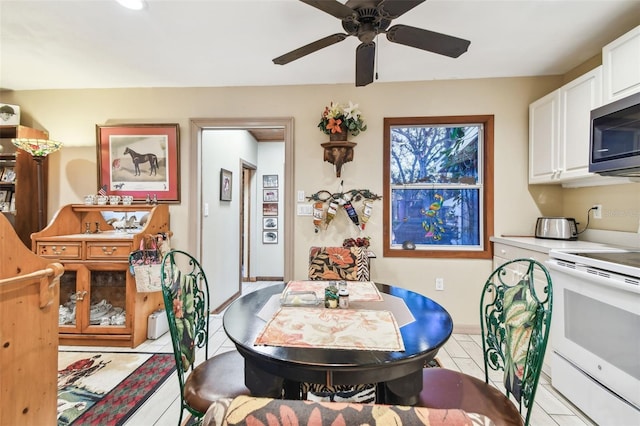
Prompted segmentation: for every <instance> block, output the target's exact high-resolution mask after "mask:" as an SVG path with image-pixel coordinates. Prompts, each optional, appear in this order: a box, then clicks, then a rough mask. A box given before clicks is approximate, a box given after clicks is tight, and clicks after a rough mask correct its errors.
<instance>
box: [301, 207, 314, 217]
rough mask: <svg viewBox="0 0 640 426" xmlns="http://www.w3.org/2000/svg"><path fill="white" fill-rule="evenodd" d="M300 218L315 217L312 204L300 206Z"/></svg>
mask: <svg viewBox="0 0 640 426" xmlns="http://www.w3.org/2000/svg"><path fill="white" fill-rule="evenodd" d="M298 216H313V206H312V205H311V204H298Z"/></svg>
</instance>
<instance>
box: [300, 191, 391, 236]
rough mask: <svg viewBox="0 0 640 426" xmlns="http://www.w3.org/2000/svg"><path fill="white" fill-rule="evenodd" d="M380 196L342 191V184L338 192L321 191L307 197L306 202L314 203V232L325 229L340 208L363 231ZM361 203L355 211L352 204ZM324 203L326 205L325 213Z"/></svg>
mask: <svg viewBox="0 0 640 426" xmlns="http://www.w3.org/2000/svg"><path fill="white" fill-rule="evenodd" d="M381 199H382V197H381V196H380V195H377V194H374V193H373V192H371V191H370V190H368V189H350V190H348V191H343V190H342V182H340V189H339V190H338V192H334V193H332V192H330V191H327V190H321V191H318V192H316V193H315V194H312V195H311V196H309V197H307V200H309V201H314V204H313V224H314V229H315V232H320V230H321V229H326V228H327V227H328V226H329V224H330V223H331V221H332V220H333V219H334V218H335V216H336V214H337V212H338V210H339V209H340V208H341V207H342V208H343V209H344V211H345V213H346V214H347V216H348V217H349V219H350V220H351V222H353V224H354V225H355V226H356V227H358V228H359V229H361V230H364V229H365V226H366V223H367V221H368V220H369V217H370V216H371V213H372V210H373V205H372V202H373V201H375V200H381ZM360 201H362V206H361V207H360V208H359V209H356V207H355V206H354V203H357V202H360ZM324 203H328V206H327V209H326V211H325V210H324Z"/></svg>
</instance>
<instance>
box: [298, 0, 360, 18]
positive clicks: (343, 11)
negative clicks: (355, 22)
mask: <svg viewBox="0 0 640 426" xmlns="http://www.w3.org/2000/svg"><path fill="white" fill-rule="evenodd" d="M300 1H301V2H302V3H306V4H308V5H309V6H313V7H315V8H316V9H320V10H321V11H323V12H326V13H328V14H329V15H333V16H335V17H336V18H338V19H345V18H348V17H349V16H354V15H355V12H354V11H353V9H351V8H350V7H347V6H345V5H344V4H342V3H340V2H338V1H336V0H300Z"/></svg>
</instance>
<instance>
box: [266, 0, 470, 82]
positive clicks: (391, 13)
mask: <svg viewBox="0 0 640 426" xmlns="http://www.w3.org/2000/svg"><path fill="white" fill-rule="evenodd" d="M300 1H301V2H302V3H306V4H308V5H309V6H313V7H315V8H317V9H320V10H322V11H323V12H326V13H328V14H330V15H333V16H335V17H336V18H338V19H340V20H341V21H342V28H344V30H345V31H346V34H342V33H338V34H332V35H330V36H327V37H324V38H321V39H320V40H316V41H314V42H313V43H309V44H307V45H305V46H302V47H300V48H298V49H295V50H292V51H291V52H289V53H285V54H284V55H282V56H279V57H277V58H275V59H274V60H273V62H274V63H275V64H278V65H285V64H288V63H289V62H292V61H295V60H296V59H300V58H302V57H303V56H306V55H308V54H310V53H313V52H316V51H318V50H320V49H323V48H325V47H328V46H331V45H333V44H336V43H338V42H341V41H342V40H344V39H346V38H347V37H349V36H356V37H358V39H359V40H360V41H361V42H362V43H361V44H360V45H359V46H358V48H357V49H356V86H366V85H367V84H369V83H372V82H373V76H374V68H375V52H376V44H375V42H374V39H375V38H376V37H377V35H378V34H386V35H387V40H389V41H390V42H392V43H399V44H404V45H405V46H411V47H415V48H418V49H422V50H426V51H428V52H433V53H438V54H440V55H445V56H449V57H452V58H457V57H459V56H460V55H462V54H463V53H464V52H466V51H467V48H468V47H469V44H471V42H470V41H468V40H464V39H461V38H457V37H453V36H450V35H446V34H441V33H436V32H433V31H428V30H423V29H421V28H416V27H411V26H408V25H394V26H392V27H391V28H389V25H391V20H393V19H395V18H397V17H399V16H401V15H403V14H404V13H406V12H408V11H409V10H411V9H413V8H414V7H416V6H418V5H419V4H420V3H423V2H424V1H425V0H349V1H347V2H346V3H345V4H342V3H340V2H338V1H336V0H300Z"/></svg>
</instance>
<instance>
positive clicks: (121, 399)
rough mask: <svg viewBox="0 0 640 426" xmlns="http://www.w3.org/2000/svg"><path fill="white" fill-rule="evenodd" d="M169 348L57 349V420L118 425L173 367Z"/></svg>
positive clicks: (145, 398) (78, 424) (159, 383)
mask: <svg viewBox="0 0 640 426" xmlns="http://www.w3.org/2000/svg"><path fill="white" fill-rule="evenodd" d="M174 370H175V361H174V359H173V354H170V353H168V354H166V353H165V354H150V353H126V352H99V353H98V352H59V353H58V410H57V416H58V426H62V425H74V426H80V425H100V426H102V425H121V424H123V423H124V422H125V421H126V420H127V419H128V418H129V417H131V415H132V414H133V413H134V412H135V410H136V409H137V408H138V407H140V406H141V405H142V404H143V403H144V402H145V401H146V400H147V398H149V397H150V396H151V395H152V394H153V392H154V391H155V390H156V389H157V388H158V387H159V386H160V385H161V384H162V383H163V382H164V381H165V380H166V379H167V378H168V377H169V376H170V375H171V373H173V371H174Z"/></svg>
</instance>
